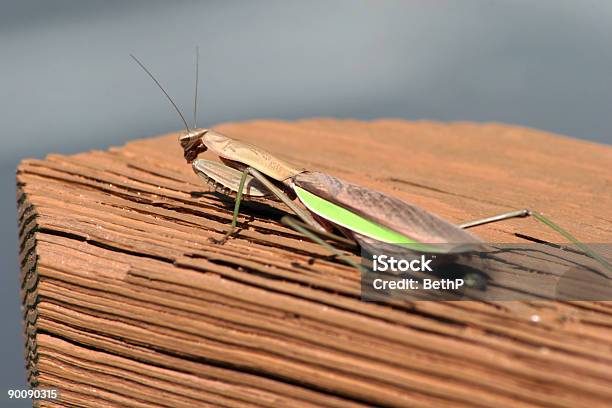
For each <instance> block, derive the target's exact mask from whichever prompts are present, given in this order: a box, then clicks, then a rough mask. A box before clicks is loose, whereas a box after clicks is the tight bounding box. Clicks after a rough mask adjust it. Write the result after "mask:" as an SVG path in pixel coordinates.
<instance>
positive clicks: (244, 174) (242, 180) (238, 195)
mask: <svg viewBox="0 0 612 408" xmlns="http://www.w3.org/2000/svg"><path fill="white" fill-rule="evenodd" d="M248 174H249V168H248V167H247V168H246V169H244V170H243V172H242V177H240V186H239V187H238V191H237V192H236V203H235V204H234V215H233V217H232V225H231V227H230V229H229V231H227V232H226V233H225V235H224V236H223V238H221V239H219V240H217V239H214V238H211V241H213V242H215V243H216V244H223V243H225V241H227V239H228V238H229V237H230V236H232V234H233V233H234V231H236V224H237V223H238V211H239V210H240V202H241V201H242V190H243V189H244V183H245V182H246V179H247V175H248Z"/></svg>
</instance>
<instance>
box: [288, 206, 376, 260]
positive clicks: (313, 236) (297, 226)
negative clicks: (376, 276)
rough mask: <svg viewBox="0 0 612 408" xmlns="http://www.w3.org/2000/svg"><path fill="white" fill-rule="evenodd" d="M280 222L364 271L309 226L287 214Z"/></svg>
mask: <svg viewBox="0 0 612 408" xmlns="http://www.w3.org/2000/svg"><path fill="white" fill-rule="evenodd" d="M281 222H282V223H283V224H285V225H287V226H288V227H291V228H293V229H294V230H296V231H297V232H299V233H301V234H302V235H304V236H305V237H307V238H309V239H310V240H312V241H313V242H315V243H317V244H319V245H321V246H322V247H323V248H325V249H327V250H328V251H329V252H331V253H332V254H333V255H334V256H335V257H336V258H338V259H340V260H341V261H342V262H344V263H345V264H346V265H348V266H352V267H353V268H356V269H357V270H359V271H361V272H364V269H363V267H362V266H361V265H360V264H359V263H358V262H355V261H354V260H353V259H351V258H350V257H349V256H347V255H344V254H343V253H341V252H340V251H339V250H338V249H336V248H334V247H333V246H332V245H330V244H329V243H327V242H325V241H324V240H323V239H322V238H321V237H320V236H319V235H317V233H315V232H313V231H311V229H312V228H309V227H307V226H305V225H304V224H302V223H301V222H299V221H297V220H295V219H294V218H293V217H289V216H284V217H283V218H281ZM326 234H327V233H326ZM329 235H333V234H329ZM337 238H340V239H344V238H341V237H337Z"/></svg>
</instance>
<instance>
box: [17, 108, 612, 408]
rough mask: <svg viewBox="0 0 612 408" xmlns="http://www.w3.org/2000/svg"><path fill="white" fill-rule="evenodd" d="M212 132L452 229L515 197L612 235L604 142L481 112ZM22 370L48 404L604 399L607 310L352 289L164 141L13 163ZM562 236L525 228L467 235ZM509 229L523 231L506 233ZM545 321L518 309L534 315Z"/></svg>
mask: <svg viewBox="0 0 612 408" xmlns="http://www.w3.org/2000/svg"><path fill="white" fill-rule="evenodd" d="M216 129H217V130H219V131H221V132H223V133H226V134H228V135H230V136H233V137H236V138H238V139H241V140H244V141H248V142H251V143H253V144H257V145H259V146H261V147H263V148H266V149H269V150H270V151H272V152H273V153H274V154H278V155H279V156H281V157H283V158H285V159H287V160H289V161H290V162H292V163H295V164H296V165H298V166H303V167H305V168H309V169H315V170H320V171H324V172H327V173H330V174H333V175H335V176H338V177H340V178H343V179H346V180H349V181H352V182H355V183H358V184H362V185H365V186H369V187H373V188H375V189H377V190H380V191H383V192H387V193H390V194H392V195H394V196H397V197H399V198H402V199H404V200H407V201H411V202H413V203H415V204H417V205H420V206H422V207H424V208H427V209H429V210H430V211H432V212H434V213H436V214H438V215H441V216H443V217H445V218H447V219H448V220H450V221H453V222H461V221H464V220H469V219H474V218H478V217H482V216H487V215H490V214H494V213H498V212H500V211H505V210H510V209H517V208H523V207H529V208H533V209H537V210H540V211H543V212H544V213H545V214H547V215H549V216H550V217H551V218H552V219H554V220H557V221H558V222H559V223H560V224H562V225H563V226H565V227H567V228H568V229H570V230H571V231H573V232H575V234H576V235H577V237H578V238H579V239H581V240H583V241H585V242H601V243H605V242H609V239H610V230H611V226H612V214H611V213H610V208H612V194H611V190H612V187H611V186H612V176H611V175H610V171H609V164H610V163H611V162H612V149H611V148H610V147H607V146H601V145H597V144H593V143H588V142H582V141H577V140H573V139H569V138H564V137H559V136H555V135H551V134H548V133H544V132H539V131H535V130H531V129H526V128H520V127H511V126H502V125H496V124H485V125H476V124H469V123H456V124H440V123H431V122H404V121H396V120H381V121H375V122H359V121H336V120H306V121H298V122H278V121H256V122H248V123H238V124H224V125H221V126H218V127H217V128H216ZM17 182H18V193H17V198H18V211H19V213H18V216H19V222H20V237H21V249H20V256H21V265H22V282H23V286H22V302H23V306H24V307H23V311H24V320H25V325H24V331H25V339H26V348H25V351H26V361H27V367H28V376H29V381H30V382H31V384H33V385H36V384H37V385H39V386H45V387H58V388H60V390H61V397H62V400H61V401H59V402H57V401H56V402H44V403H41V405H42V406H49V407H55V406H95V407H106V406H108V407H111V406H113V407H114V406H133V407H188V406H288V407H298V406H304V407H306V406H312V407H316V406H333V407H351V406H372V405H378V406H424V407H461V406H464V407H490V406H495V407H500V406H512V407H533V406H546V407H577V406H592V407H597V406H601V407H603V406H608V404H609V401H610V400H611V399H612V387H611V385H612V370H611V368H612V354H611V353H610V351H611V346H612V336H610V335H611V333H612V331H611V329H610V326H611V325H612V318H611V314H612V307H611V304H610V303H607V302H495V303H493V302H399V301H398V302H394V303H392V304H376V303H364V302H361V301H360V300H359V294H360V286H359V276H358V274H357V272H356V271H355V270H353V269H351V268H349V267H346V266H344V265H342V264H338V263H337V262H335V261H333V260H331V259H330V258H328V257H327V253H326V252H325V251H324V250H322V249H321V248H319V247H318V246H317V245H315V244H312V243H310V242H308V241H305V240H302V239H301V238H300V237H299V236H298V235H297V234H295V233H294V232H292V231H291V230H288V229H287V228H285V227H283V226H282V225H281V224H279V223H278V219H279V218H280V216H281V215H282V214H284V207H283V205H282V204H279V203H276V202H271V201H267V200H261V201H257V202H250V203H248V204H245V205H244V206H243V209H242V213H241V216H240V219H239V222H240V226H241V227H242V230H241V232H240V234H239V236H238V237H237V238H235V239H232V240H230V241H229V242H228V243H227V244H226V245H224V246H218V245H214V244H211V243H210V242H208V238H209V237H217V238H218V237H220V236H221V234H223V233H224V232H225V231H226V229H227V227H228V225H229V222H230V220H231V208H232V205H233V201H232V200H231V199H227V198H224V197H222V196H220V195H218V194H216V193H214V192H209V191H207V190H206V186H204V185H202V183H201V182H200V179H199V178H197V176H196V175H195V174H193V172H192V171H191V168H190V166H189V165H187V164H185V162H184V160H183V158H182V152H181V149H180V146H179V144H178V142H177V140H176V135H168V136H163V137H158V138H153V139H146V140H140V141H135V142H131V143H128V144H127V145H126V146H123V147H120V148H112V149H110V150H109V151H104V152H101V151H94V152H87V153H82V154H77V155H72V156H60V155H50V156H49V157H47V158H46V159H45V160H25V161H23V162H22V163H21V165H20V166H19V169H18V175H17ZM473 231H474V232H475V233H477V234H478V235H480V236H481V237H482V238H483V239H485V240H488V241H493V242H526V241H525V238H526V237H531V238H535V239H539V240H544V241H550V242H559V241H560V240H559V238H558V237H557V236H556V235H555V234H554V233H552V232H550V231H549V230H547V229H546V228H544V227H543V226H541V225H540V224H538V223H536V222H535V221H534V220H530V219H520V220H513V221H509V222H506V223H503V224H496V225H488V226H483V227H478V228H476V229H474V230H473ZM517 233H520V234H519V235H517ZM533 315H537V316H539V318H540V320H539V322H533V321H532V320H531V316H533Z"/></svg>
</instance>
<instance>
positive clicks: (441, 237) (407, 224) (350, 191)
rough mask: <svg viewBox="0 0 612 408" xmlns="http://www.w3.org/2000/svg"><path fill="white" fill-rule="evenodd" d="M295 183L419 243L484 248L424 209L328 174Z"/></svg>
mask: <svg viewBox="0 0 612 408" xmlns="http://www.w3.org/2000/svg"><path fill="white" fill-rule="evenodd" d="M293 182H294V184H295V185H296V186H298V187H301V188H303V189H305V190H307V191H309V192H311V193H313V194H315V195H317V196H319V197H321V198H323V199H325V200H328V201H331V202H333V203H335V204H337V205H339V206H341V207H343V208H346V209H347V210H351V211H352V212H354V213H356V214H359V215H361V216H362V217H364V218H367V219H369V220H371V221H373V222H376V223H378V224H380V225H383V226H385V227H387V228H389V229H391V230H393V231H396V232H399V233H400V234H402V235H405V236H407V237H408V238H411V239H413V240H415V241H417V242H421V243H427V244H449V243H452V244H454V245H453V246H456V245H458V246H460V247H471V249H472V250H475V249H478V248H479V247H480V246H481V244H484V243H483V241H482V240H480V239H479V238H478V237H476V236H475V235H473V234H471V233H469V232H467V231H464V230H462V229H461V228H459V227H457V226H455V225H453V224H451V223H450V222H448V221H446V220H443V219H442V218H440V217H438V216H436V215H433V214H431V213H429V212H427V211H425V210H423V209H422V208H419V207H417V206H415V205H412V204H409V203H407V202H405V201H402V200H400V199H397V198H394V197H391V196H389V195H386V194H384V193H381V192H378V191H375V190H371V189H369V188H366V187H362V186H358V185H356V184H352V183H348V182H345V181H342V180H340V179H337V178H335V177H333V176H330V175H328V174H324V173H319V172H304V173H301V174H298V175H296V176H295V177H294V179H293Z"/></svg>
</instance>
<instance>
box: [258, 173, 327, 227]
mask: <svg viewBox="0 0 612 408" xmlns="http://www.w3.org/2000/svg"><path fill="white" fill-rule="evenodd" d="M247 170H248V172H249V173H250V174H251V175H252V176H253V177H255V178H256V179H257V181H259V182H260V183H261V184H263V185H264V186H265V187H266V188H267V189H268V190H270V192H271V193H272V194H274V195H275V196H277V197H278V198H279V200H281V201H282V202H283V203H285V205H287V207H289V208H290V209H291V210H292V211H293V212H294V213H295V215H297V216H298V217H300V218H301V219H302V221H304V222H305V223H306V224H308V225H309V226H311V227H312V228H314V229H315V230H317V231H321V232H324V231H325V228H323V227H322V226H321V224H319V223H318V222H316V221H315V219H314V218H312V216H311V215H310V213H308V212H307V211H305V210H303V209H302V208H300V207H298V206H297V205H296V204H295V203H294V202H293V200H291V198H289V197H288V196H287V194H285V193H284V192H283V190H281V189H280V188H278V187H276V186H275V185H274V184H273V183H272V182H271V181H270V180H268V179H267V178H266V177H265V176H264V175H263V174H261V173H260V172H259V171H257V170H255V169H254V168H252V167H249V168H248V169H247Z"/></svg>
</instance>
